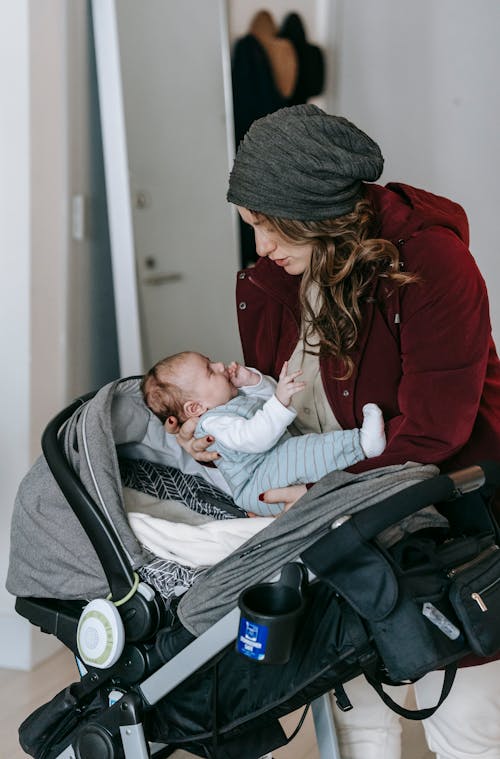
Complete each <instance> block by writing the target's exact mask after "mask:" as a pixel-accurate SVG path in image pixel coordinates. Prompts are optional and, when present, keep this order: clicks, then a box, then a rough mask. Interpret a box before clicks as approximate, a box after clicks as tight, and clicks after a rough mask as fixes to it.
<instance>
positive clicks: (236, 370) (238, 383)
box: [227, 361, 260, 387]
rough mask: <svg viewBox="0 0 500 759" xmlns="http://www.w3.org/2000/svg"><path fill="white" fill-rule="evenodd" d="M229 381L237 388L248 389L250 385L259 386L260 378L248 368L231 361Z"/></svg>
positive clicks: (228, 369) (228, 368)
mask: <svg viewBox="0 0 500 759" xmlns="http://www.w3.org/2000/svg"><path fill="white" fill-rule="evenodd" d="M227 371H228V373H229V381H230V382H231V384H232V385H234V386H235V387H247V386H248V385H258V383H259V382H260V377H259V375H258V374H256V373H255V372H252V371H251V369H247V367H246V366H241V364H238V363H237V362H236V361H231V363H230V364H229V365H228V367H227Z"/></svg>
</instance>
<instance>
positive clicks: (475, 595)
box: [470, 577, 500, 611]
mask: <svg viewBox="0 0 500 759" xmlns="http://www.w3.org/2000/svg"><path fill="white" fill-rule="evenodd" d="M499 582H500V577H497V579H496V580H493V582H490V584H489V585H486V587H485V588H481V590H479V591H477V592H475V593H471V594H470V597H471V598H472V599H473V600H474V601H475V602H476V603H477V605H478V606H479V608H480V609H481V611H488V607H487V606H486V603H485V601H484V599H483V598H482V595H483V593H487V592H488V591H489V590H491V589H492V588H494V587H495V585H497V584H498V583H499Z"/></svg>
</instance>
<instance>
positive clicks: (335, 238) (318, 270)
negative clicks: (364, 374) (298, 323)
mask: <svg viewBox="0 0 500 759" xmlns="http://www.w3.org/2000/svg"><path fill="white" fill-rule="evenodd" d="M253 213H254V214H255V215H256V216H257V217H258V218H264V219H266V220H267V221H268V222H269V223H270V225H271V226H272V227H273V228H274V229H275V230H276V231H277V232H278V233H279V234H280V235H281V236H282V237H284V238H285V239H286V240H287V241H289V242H291V243H296V244H298V245H304V244H307V243H310V244H312V248H313V250H312V256H311V263H310V267H309V269H308V270H307V271H306V272H305V273H304V276H303V277H302V283H301V288H300V305H301V311H302V319H303V323H304V325H305V333H304V342H305V345H306V350H307V352H309V353H314V354H318V353H319V355H320V356H326V355H333V356H336V357H337V358H339V359H340V360H341V361H343V363H344V366H345V373H344V374H343V375H342V377H339V378H338V379H347V378H348V377H350V376H351V374H352V372H353V368H354V365H353V361H352V358H351V357H350V353H351V352H352V350H353V349H354V347H355V345H356V343H357V340H358V336H359V329H360V325H361V304H362V303H363V301H364V300H365V299H366V298H367V297H368V295H369V293H370V292H371V290H372V284H373V280H374V277H385V278H387V279H388V280H390V281H391V282H393V283H394V284H395V285H396V286H397V287H399V286H401V285H406V284H408V283H409V282H414V281H416V279H417V278H416V277H415V276H414V275H411V274H405V273H403V272H401V271H400V262H399V251H398V249H397V248H396V246H395V245H394V244H393V243H392V242H390V241H389V240H384V239H380V238H378V237H377V236H376V235H377V217H376V213H375V210H374V208H373V206H372V204H371V203H370V201H369V200H367V199H364V198H363V199H361V200H359V201H358V202H357V203H356V205H355V207H354V210H353V211H352V212H351V213H348V214H345V215H344V216H339V217H338V218H335V219H325V220H322V221H295V220H291V219H280V218H276V217H273V216H267V215H266V214H262V213H258V212H253ZM312 284H314V285H316V286H317V288H318V290H319V298H318V300H317V302H316V303H315V302H311V300H310V297H309V293H310V292H311V285H312ZM314 289H315V288H314ZM313 335H314V337H315V338H316V339H314V338H313ZM318 340H319V346H318Z"/></svg>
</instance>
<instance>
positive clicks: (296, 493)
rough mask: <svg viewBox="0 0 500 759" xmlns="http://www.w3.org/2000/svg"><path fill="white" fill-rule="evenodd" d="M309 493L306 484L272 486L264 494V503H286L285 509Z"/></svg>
mask: <svg viewBox="0 0 500 759" xmlns="http://www.w3.org/2000/svg"><path fill="white" fill-rule="evenodd" d="M305 493H307V488H306V486H305V485H289V486H288V487H287V488H270V489H269V490H266V492H265V493H263V494H262V500H263V501H264V503H284V504H285V511H287V510H288V509H289V508H290V507H291V506H293V504H294V503H295V502H296V501H298V500H299V498H302V496H303V495H304V494H305Z"/></svg>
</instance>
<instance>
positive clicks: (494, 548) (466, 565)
mask: <svg viewBox="0 0 500 759" xmlns="http://www.w3.org/2000/svg"><path fill="white" fill-rule="evenodd" d="M498 550H499V547H498V546H497V545H492V546H488V548H485V549H484V551H481V553H478V555H477V556H474V558H473V559H471V560H470V561H466V562H465V563H464V564H459V565H458V567H453V568H452V569H449V570H448V571H447V572H446V577H448V578H450V579H452V578H453V577H456V576H457V575H458V574H460V572H464V571H465V570H466V569H469V567H473V566H475V565H476V564H478V563H479V562H480V561H482V560H483V559H484V558H485V557H486V556H488V554H490V553H493V552H494V551H498Z"/></svg>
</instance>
